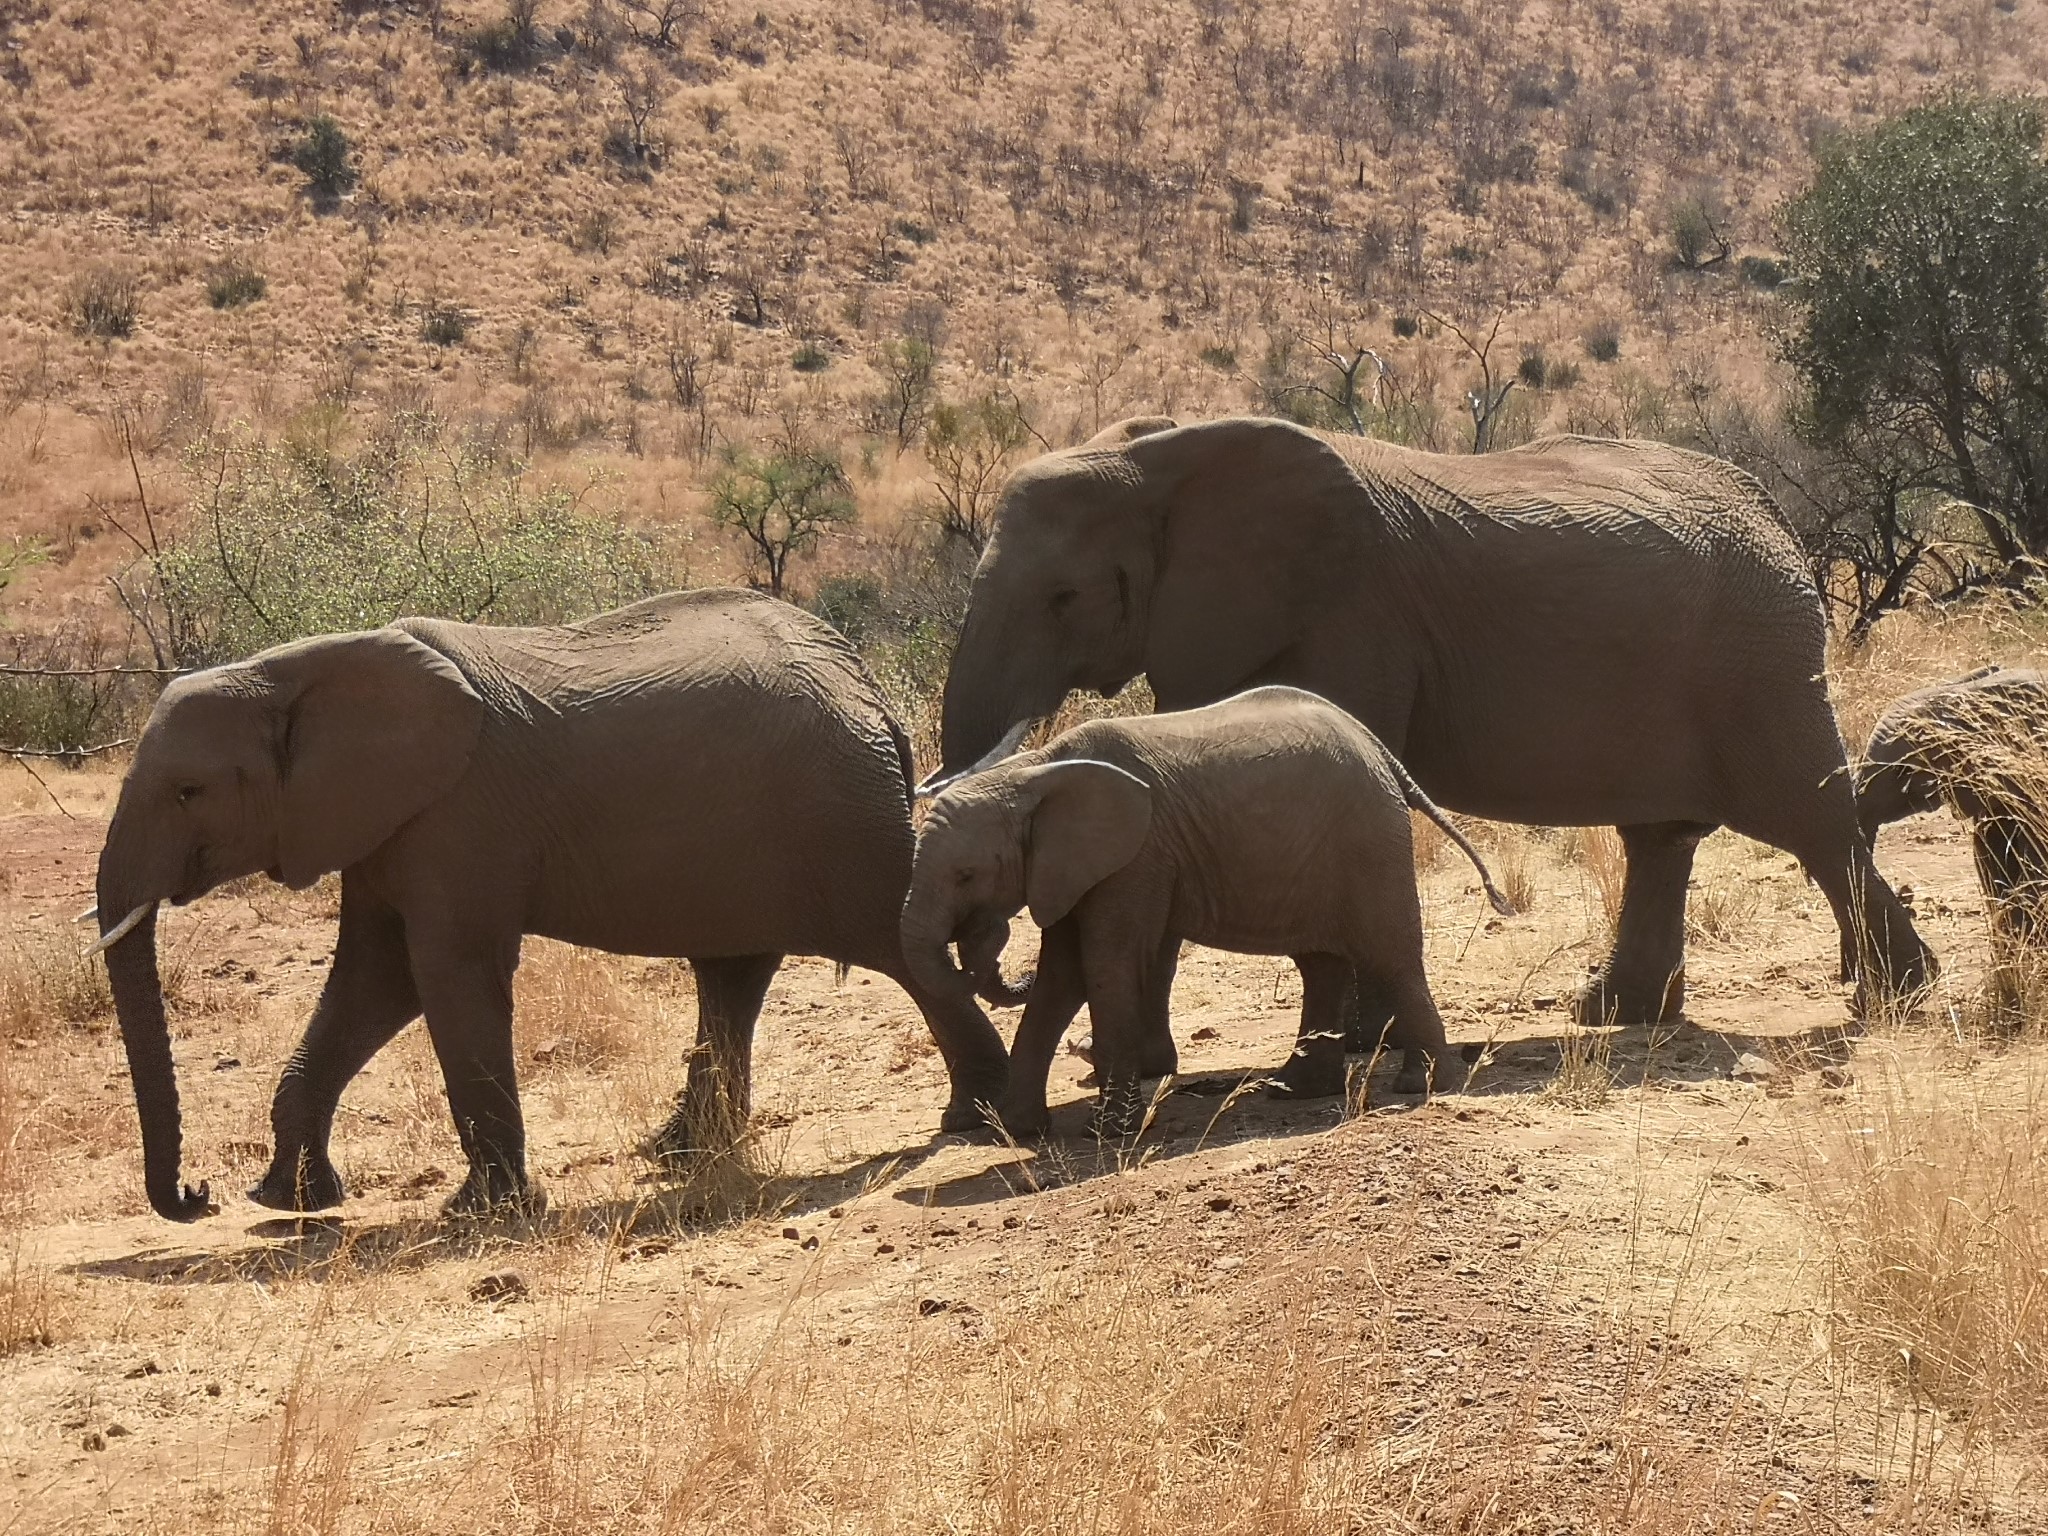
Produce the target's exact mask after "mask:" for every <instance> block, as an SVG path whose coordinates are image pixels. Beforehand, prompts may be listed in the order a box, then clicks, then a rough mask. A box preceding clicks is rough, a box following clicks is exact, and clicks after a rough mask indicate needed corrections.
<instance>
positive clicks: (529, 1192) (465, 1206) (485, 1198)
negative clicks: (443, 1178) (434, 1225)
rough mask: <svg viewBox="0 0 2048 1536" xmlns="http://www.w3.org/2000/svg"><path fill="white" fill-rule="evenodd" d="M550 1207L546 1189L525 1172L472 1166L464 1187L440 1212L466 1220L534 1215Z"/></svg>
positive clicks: (456, 1192) (449, 1199) (463, 1182)
mask: <svg viewBox="0 0 2048 1536" xmlns="http://www.w3.org/2000/svg"><path fill="white" fill-rule="evenodd" d="M547 1208H548V1194H547V1191H546V1190H545V1189H543V1188H542V1187H541V1186H540V1185H539V1184H538V1183H537V1182H535V1181H533V1180H531V1179H528V1178H527V1177H526V1176H525V1175H524V1174H523V1173H516V1172H514V1171H513V1170H511V1169H506V1168H471V1169H470V1170H469V1177H468V1178H466V1179H464V1180H463V1181H462V1187H461V1188H460V1189H458V1190H456V1191H455V1193H454V1194H452V1195H450V1196H449V1197H448V1201H447V1203H446V1204H445V1205H443V1206H442V1207H441V1214H442V1215H443V1216H450V1217H456V1218H460V1219H466V1220H476V1219H482V1218H491V1217H500V1216H512V1217H525V1218H532V1217H536V1216H539V1215H541V1214H543V1213H544V1212H545V1211H546V1210H547Z"/></svg>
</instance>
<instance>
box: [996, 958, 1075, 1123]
mask: <svg viewBox="0 0 2048 1536" xmlns="http://www.w3.org/2000/svg"><path fill="white" fill-rule="evenodd" d="M1087 999H1088V993H1087V986H1086V984H1085V982H1084V981H1083V979H1082V975H1081V941H1080V935H1079V930H1078V929H1077V928H1076V927H1075V924H1074V920H1073V919H1072V918H1067V919H1064V920H1063V921H1061V922H1058V923H1055V924H1053V926H1052V927H1051V928H1049V929H1047V930H1046V932H1045V935H1044V937H1043V938H1042V939H1041V940H1040V941H1039V946H1038V972H1037V975H1036V977H1035V978H1034V979H1033V981H1032V983H1031V997H1030V999H1029V1000H1028V1001H1027V1002H1026V1003H1025V1004H1024V1017H1023V1018H1022V1019H1020V1020H1019V1021H1018V1023H1017V1033H1016V1036H1015V1038H1014V1039H1012V1040H1011V1042H1010V1078H1009V1082H1008V1084H1007V1085H1006V1086H1005V1087H1004V1089H1003V1096H1002V1098H1001V1099H1000V1100H998V1101H997V1104H996V1119H997V1120H998V1121H999V1122H1000V1129H1001V1130H1003V1131H1004V1132H1006V1133H1007V1134H1009V1135H1011V1136H1014V1137H1019V1138H1022V1137H1027V1136H1040V1135H1043V1134H1044V1133H1045V1129H1046V1127H1047V1125H1048V1124H1049V1123H1050V1121H1051V1111H1050V1110H1048V1109H1047V1107H1046V1103H1045V1084H1046V1079H1047V1078H1048V1077H1049V1076H1050V1075H1051V1073H1052V1059H1053V1053H1054V1052H1055V1051H1057V1050H1058V1049H1059V1044H1060V1038H1061V1036H1063V1035H1065V1034H1066V1032H1067V1026H1068V1025H1070V1024H1072V1023H1073V1022H1074V1015H1075V1014H1077V1013H1079V1012H1080V1011H1081V1005H1082V1003H1084V1002H1086V1001H1087Z"/></svg>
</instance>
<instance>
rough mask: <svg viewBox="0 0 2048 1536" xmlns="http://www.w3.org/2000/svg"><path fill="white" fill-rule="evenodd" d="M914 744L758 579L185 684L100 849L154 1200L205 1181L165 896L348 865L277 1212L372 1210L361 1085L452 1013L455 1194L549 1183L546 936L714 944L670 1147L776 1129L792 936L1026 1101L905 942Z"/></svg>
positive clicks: (297, 1083)
mask: <svg viewBox="0 0 2048 1536" xmlns="http://www.w3.org/2000/svg"><path fill="white" fill-rule="evenodd" d="M911 777H912V773H911V764H910V753H909V744H908V742H907V741H906V740H905V739H904V736H903V733H902V731H901V730H900V729H899V728H898V727H897V725H896V723H895V722H894V720H892V719H891V718H890V715H889V712H888V710H887V707H886V706H885V704H884V703H883V700H882V697H881V694H880V692H879V690H878V689H877V688H876V686H875V683H874V680H873V679H872V678H871V677H870V676H869V675H868V673H867V670H866V669H865V668H864V667H863V666H862V665H861V662H860V659H859V658H858V656H856V655H855V654H854V652H853V650H852V648H851V647H849V646H848V645H847V644H846V642H845V641H844V640H842V639H841V638H840V637H839V636H838V635H837V634H836V633H835V632H834V631H832V630H831V629H829V628H828V627H826V626H825V625H824V624H822V623H820V622H819V621H817V620H816V619H813V618H811V617H810V616H809V615H808V614H805V613H802V612H801V611H799V610H797V609H794V608H791V607H788V606H786V605H785V604H782V603H779V602H775V601H773V600H771V599H768V598H765V597H759V596H755V595H753V594H750V593H744V592H729V591H705V592H686V593H675V594H671V595H669V596H666V597H658V598H651V599H649V600H647V601H646V602H642V603H636V604H634V605H633V606H631V607H628V608H622V609H619V610H618V611H616V612H613V613H609V614H605V615H602V616H600V617H598V618H595V619H591V620H589V621H587V622H584V623H581V624H569V625H563V626H560V627H554V628H544V629H509V628H507V629H497V628H487V627H481V626H476V625H469V624H453V623H445V622H440V621H436V620H425V619H406V620H401V621H400V622H398V623H396V624H393V625H391V626H390V627H388V628H385V629H379V630H372V631H368V632H365V633H361V634H347V635H329V636H324V637H321V638H319V639H314V640H306V641H300V642H297V643H295V644H292V645H286V646H280V647H278V648H277V649H275V650H270V651H265V652H264V653H263V654H261V655H259V656H256V657H254V658H252V659H251V660H249V661H246V662H240V663H237V664H235V665H232V666H225V667H217V668H214V669H212V670H210V671H206V672H200V673H195V674H193V675H191V676H188V677H183V678H180V679H178V680H177V681H176V682H174V683H172V684H171V686H170V687H169V688H168V689H166V690H165V692H164V695H163V697H162V699H161V700H159V701H158V704H157V707H156V710H155V712H154V713H153V714H152V715H151V716H150V720H149V724H148V726H147V727H146V728H145V729H144V731H143V733H142V738H141V740H140V742H139V743H138V744H137V746H136V751H135V761H134V764H133V766H132V767H131V768H130V769H129V772H128V776H127V778H126V780H125V781H124V782H123V784H122V786H121V797H120V801H119V804H118V806H117V807H116V809H115V812H114V819H113V823H112V825H111V826H110V827H109V828H108V830H107V840H106V845H105V848H104V849H103V851H102V852H101V854H100V865H99V914H100V922H101V925H102V930H103V932H102V939H101V943H102V945H103V946H105V947H106V948H107V967H108V971H109V973H110V975H111V977H112V980H113V989H114V1001H115V1006H116V1009H117V1011H118V1014H119V1017H120V1024H121V1035H122V1039H123V1041H124V1043H125V1045H126V1047H127V1052H128V1065H129V1070H130V1072H131V1074H132V1076H133V1078H134V1083H135V1101H136V1108H137V1110H138V1112H139V1114H140V1118H141V1122H142V1146H143V1177H144V1185H145V1188H146V1190H147V1193H148V1196H149V1202H150V1204H151V1205H152V1206H153V1207H154V1208H155V1209H156V1210H157V1211H158V1212H159V1213H160V1214H162V1215H164V1216H167V1217H170V1218H172V1219H174V1220H187V1221H189V1220H192V1219H194V1218H196V1217H199V1216H203V1215H207V1214H209V1213H210V1212H211V1210H212V1208H213V1207H212V1205H211V1202H210V1200H209V1198H208V1192H207V1189H206V1187H205V1186H204V1185H203V1184H202V1185H201V1186H200V1187H199V1188H198V1189H197V1190H194V1189H191V1188H186V1187H182V1186H181V1184H180V1174H179V1162H180V1158H181V1135H180V1122H179V1111H178V1090H177V1083H176V1080H175V1077H174V1073H173V1066H172V1060H171V1046H170V1036H169V1033H168V1030H167V1028H166V1025H165V1018H164V1004H163V990H162V987H161V985H160V982H159V979H158V974H157V965H156V941H155V932H156V919H155V913H156V908H157V904H158V903H159V902H163V901H169V902H172V903H182V902H187V901H191V900H192V899H193V898H195V897H197V896H200V895H202V894H204V893H205V892H207V891H209V890H212V889H213V888H214V887H215V886H218V885H220V884H221V883H222V882H223V881H227V880H232V879H235V878H237V877H239V876H242V875H248V874H253V873H255V872H257V871H267V872H268V873H269V874H270V875H271V876H272V877H273V878H275V879H278V880H281V881H283V882H284V883H286V884H287V885H291V886H306V885H309V884H311V883H312V882H313V881H314V880H317V879H318V878H319V877H320V876H322V875H323V874H326V873H328V872H330V871H333V870H339V871H340V872H341V926H340V933H339V936H338V939H337V942H336V945H335V952H334V965H333V969H332V970H331V971H330V973H329V975H328V978H327V983H326V987H325V989H324V990H323V992H322V993H321V996H320V1001H319V1004H318V1006H317V1007H316V1008H315V1009H314V1012H313V1017H312V1020H311V1022H310V1023H309V1024H308V1025H307V1027H306V1033H305V1037H304V1039H303V1040H302V1041H301V1042H300V1044H299V1047H298V1049H297V1051H296V1052H295V1053H294V1054H293V1056H292V1059H291V1061H290V1063H289V1065H287V1066H286V1068H285V1071H284V1075H283V1077H282V1079H281V1080H280V1082H279V1084H278V1088H277V1095H276V1098H275V1100H274V1102H273V1104H272V1106H271V1126H272V1130H273V1132H274V1135H275V1142H274V1146H273V1156H272V1162H271V1166H270V1169H269V1172H268V1173H267V1174H266V1175H265V1176H264V1178H263V1180H262V1182H261V1183H260V1184H258V1185H257V1186H256V1188H255V1189H254V1190H252V1191H251V1192H250V1193H251V1196H252V1198H254V1199H256V1200H257V1201H259V1202H260V1203H262V1204H265V1205H269V1206H275V1207H278V1208H280V1209H287V1210H291V1209H299V1210H306V1209H318V1208H320V1207H323V1206H328V1205H332V1204H334V1203H336V1202H337V1201H339V1200H340V1199H341V1197H342V1187H341V1180H340V1177H339V1175H337V1174H336V1172H335V1170H334V1166H333V1164H332V1163H331V1162H330V1161H329V1158H328V1137H329V1133H330V1131H331V1129H332V1126H333V1121H334V1112H335V1108H336V1105H337V1104H338V1102H339V1101H340V1098H341V1092H342V1089H343V1088H344V1087H345V1086H346V1085H347V1084H348V1082H349V1080H350V1079H351V1078H353V1077H354V1076H355V1075H356V1073H357V1072H359V1071H361V1070H362V1067H363V1065H364V1064H365V1063H366V1062H368V1061H369V1059H370V1057H371V1056H372V1055H374V1054H375V1053H376V1052H377V1051H378V1049H380V1048H381V1047H382V1046H383V1045H384V1044H385V1043H386V1042H387V1041H389V1040H390V1039H391V1038H392V1037H393V1036H394V1035H396V1034H397V1033H398V1032H399V1031H400V1030H401V1029H403V1028H404V1027H405V1026H406V1025H407V1024H408V1023H410V1022H411V1021H412V1020H413V1019H416V1018H418V1017H419V1016H420V1015H421V1014H422V1013H424V1014H425V1015H426V1021H427V1030H428V1033H429V1035H430V1036H431V1037H432V1040H433V1045H434V1053H435V1055H436V1057H437V1058H438V1059H439V1062H440V1066H441V1072H442V1076H443V1079H444V1081H445V1082H446V1085H447V1089H448V1105H449V1109H450V1111H451V1112H452V1114H453V1116H454V1119H455V1125H456V1129H457V1131H458V1133H459V1134H460V1137H461V1140H462V1147H463V1151H464V1152H465V1153H466V1154H467V1156H468V1159H469V1175H468V1178H467V1179H466V1181H465V1182H464V1184H463V1186H462V1188H461V1189H460V1191H458V1193H457V1194H456V1196H455V1198H454V1200H453V1201H452V1202H451V1208H453V1209H456V1210H475V1209H478V1208H482V1207H485V1206H489V1205H493V1204H496V1203H499V1202H504V1201H518V1200H521V1199H523V1198H524V1197H525V1196H526V1195H527V1192H528V1186H527V1180H526V1167H525V1130H524V1126H523V1123H522V1121H521V1118H520V1112H519V1096H518V1088H517V1071H516V1063H515V1061H514V1056H513V1049H512V978H513V972H514V971H515V970H516V969H517V968H518V965H519V946H520V939H521V936H522V935H524V934H529V933H534V934H544V935H546V936H548V937H550V938H556V939H561V940H565V941H567V942H569V943H572V944H584V945H590V946H592V947H595V948H599V949H608V950H612V951H615V952H618V953H623V954H637V955H669V956H679V957H686V958H688V959H689V960H690V961H691V962H692V964H693V966H694V968H695V970H696V974H697V1007H698V1045H699V1049H698V1051H697V1053H696V1055H695V1056H693V1057H692V1060H691V1064H690V1069H689V1076H688V1082H687V1085H686V1087H685V1089H684V1091H683V1094H682V1098H681V1101H680V1102H679V1104H678V1106H677V1110H676V1114H675V1117H674V1118H673V1119H672V1120H671V1121H670V1122H669V1125H668V1126H667V1128H666V1129H665V1130H664V1131H663V1132H662V1133H661V1134H660V1136H659V1137H657V1141H656V1145H657V1147H658V1148H660V1149H661V1150H663V1151H665V1152H671V1153H678V1154H680V1153H685V1152H688V1151H690V1150H692V1149H695V1148H698V1147H702V1146H704V1145H705V1144H706V1143H705V1139H704V1138H706V1137H707V1136H713V1137H721V1138H729V1137H730V1136H731V1135H733V1134H736V1132H737V1129H738V1128H739V1126H741V1125H743V1124H744V1120H745V1115H746V1110H747V1104H748V1093H749V1063H750V1053H751V1048H752V1041H753V1031H754V1023H755V1020H756V1017H757V1016H758V1014H759V1012H760V1008H761V1002H762V999H763V997H764V995H765V994H766V992H767V990H768V984H769V982H770V980H771V979H772V978H773V976H774V974H775V970H776V967H777V966H778V965H779V964H780V963H781V960H782V957H783V956H784V955H786V954H810V955H824V956H828V957H830V958H832V959H835V960H839V961H842V962H844V963H846V964H848V965H857V966H862V967H865V968H867V969H870V970H874V971H879V972H881V973H882V974H883V975H886V976H889V977H891V978H893V979H895V980H896V981H897V982H899V983H900V984H901V985H902V986H903V987H904V988H905V990H906V991H908V992H909V993H910V995H911V997H912V998H913V999H914V1000H915V1001H916V1002H917V1004H918V1006H919V1007H920V1008H921V1009H922V1010H923V1012H924V1015H925V1018H926V1020H927V1022H928V1023H929V1024H930V1026H931V1029H932V1033H933V1035H934V1036H935V1037H936V1039H937V1041H938V1044H939V1047H940V1049H941V1051H942V1052H943V1054H944V1056H945V1059H946V1065H947V1068H948V1070H949V1071H950V1073H951V1074H952V1080H953V1102H952V1105H951V1107H950V1108H949V1109H948V1111H947V1122H948V1123H949V1124H951V1125H955V1126H962V1127H964V1126H965V1125H967V1124H969V1123H978V1119H979V1116H978V1114H977V1112H976V1110H975V1105H976V1103H977V1102H986V1101H991V1100H993V1099H994V1098H996V1097H997V1096H998V1094H999V1093H1000V1092H1001V1090H1002V1087H1003V1083H1004V1078H1005V1072H1006V1067H1007V1061H1006V1056H1005V1052H1004V1050H1003V1045H1002V1040H1001V1037H1000V1036H998V1035H997V1034H996V1032H995V1028H994V1026H993V1025H991V1024H990V1023H989V1021H988V1018H987V1016H986V1015H985V1014H983V1013H982V1012H981V1010H980V1009H979V1008H978V1007H976V1006H975V1004H974V1002H973V1000H972V998H970V997H964V996H960V995H957V994H955V993H953V992H950V991H949V992H947V993H944V994H937V993H933V992H931V991H929V990H928V989H926V988H925V987H923V986H922V985H920V984H919V983H918V981H917V980H916V979H915V978H914V977H913V976H912V975H911V973H910V971H909V969H908V968H907V967H906V966H905V964H904V962H903V952H902V944H901V941H900V939H899V937H898V933H897V922H898V914H899V912H900V910H901V908H902V905H903V898H904V894H905V892H906V891H907V890H908V888H909V883H910V868H911V857H912V853H913V851H914V840H913V835H912V831H911V823H910V807H909V793H910V781H911Z"/></svg>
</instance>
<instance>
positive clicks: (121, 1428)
mask: <svg viewBox="0 0 2048 1536" xmlns="http://www.w3.org/2000/svg"><path fill="white" fill-rule="evenodd" d="M127 1433H128V1426H127V1425H126V1424H109V1425H108V1426H107V1438H108V1439H109V1440H118V1439H120V1438H121V1437H122V1436H123V1435H125V1434H127Z"/></svg>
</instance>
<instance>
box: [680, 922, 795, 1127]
mask: <svg viewBox="0 0 2048 1536" xmlns="http://www.w3.org/2000/svg"><path fill="white" fill-rule="evenodd" d="M781 964H782V956H781V955H779V954H769V955H737V956H730V957H726V958H721V959H716V960H692V961H691V962H690V968H691V969H692V970H693V971H695V972H696V975H697V1045H696V1049H695V1050H693V1051H692V1052H691V1053H690V1068H689V1074H688V1076H687V1077H685V1078H684V1080H683V1091H682V1094H681V1096H680V1097H679V1098H678V1099H677V1101H676V1108H675V1113H674V1114H672V1115H670V1116H669V1118H668V1123H667V1124H666V1125H664V1126H663V1127H662V1128H661V1130H660V1131H659V1132H657V1133H656V1135H655V1138H654V1144H653V1150H654V1153H655V1155H656V1156H657V1157H660V1158H662V1159H664V1160H682V1159H685V1158H688V1157H690V1156H691V1155H693V1154H695V1153H699V1152H723V1151H725V1150H726V1149H727V1148H729V1147H731V1146H732V1145H733V1144H734V1143H735V1142H737V1141H738V1140H739V1139H740V1137H741V1136H742V1135H744V1134H745V1132H746V1129H747V1120H748V1118H749V1117H750V1116H751V1115H752V1114H753V1108H754V1076H753V1074H754V1026H755V1024H756V1023H758V1022H759V1020H760V1017H761V1005H762V1003H764V1002H765V1001H766V1000H767V997H768V986H769V983H771V982H772V981H774V979H775V972H776V970H777V969H778V968H779V967H780V966H781Z"/></svg>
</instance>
